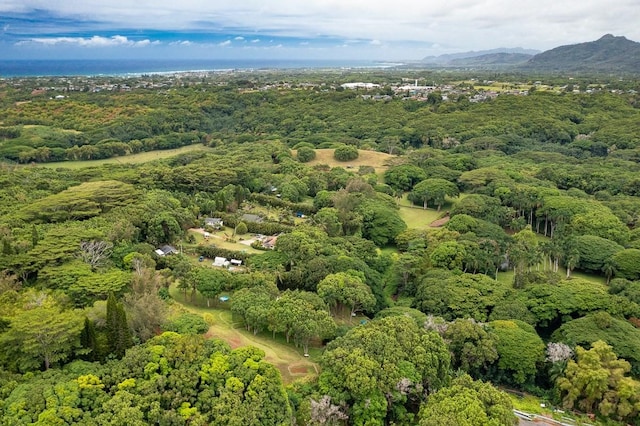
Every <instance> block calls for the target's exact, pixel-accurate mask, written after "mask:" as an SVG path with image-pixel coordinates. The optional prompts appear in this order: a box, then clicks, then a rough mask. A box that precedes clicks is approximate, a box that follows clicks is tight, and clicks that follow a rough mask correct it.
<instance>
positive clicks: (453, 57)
mask: <svg viewBox="0 0 640 426" xmlns="http://www.w3.org/2000/svg"><path fill="white" fill-rule="evenodd" d="M536 53H540V51H539V50H532V49H523V48H521V47H515V48H505V47H501V48H498V49H491V50H478V51H471V52H460V53H448V54H445V55H440V56H427V57H425V58H423V59H422V61H421V62H423V63H425V64H433V65H440V66H450V65H455V64H452V63H453V62H456V61H459V60H464V59H470V58H482V57H485V56H486V57H491V56H493V55H495V54H516V55H526V56H528V57H531V56H533V55H535V54H536ZM493 60H495V59H493Z"/></svg>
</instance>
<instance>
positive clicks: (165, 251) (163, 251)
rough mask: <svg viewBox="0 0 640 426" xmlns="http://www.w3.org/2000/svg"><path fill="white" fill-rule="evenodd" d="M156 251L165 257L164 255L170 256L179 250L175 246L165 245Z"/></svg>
mask: <svg viewBox="0 0 640 426" xmlns="http://www.w3.org/2000/svg"><path fill="white" fill-rule="evenodd" d="M155 253H156V254H157V255H158V256H160V257H164V256H169V255H170V254H178V253H179V251H178V250H177V249H176V248H175V247H173V246H170V245H164V246H162V247H160V248H158V249H156V250H155Z"/></svg>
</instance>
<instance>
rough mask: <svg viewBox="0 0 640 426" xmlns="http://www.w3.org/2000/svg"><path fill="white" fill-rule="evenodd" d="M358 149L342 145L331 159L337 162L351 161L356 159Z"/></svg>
mask: <svg viewBox="0 0 640 426" xmlns="http://www.w3.org/2000/svg"><path fill="white" fill-rule="evenodd" d="M358 155H359V154H358V148H356V147H355V146H351V145H342V146H339V147H338V148H336V150H335V151H334V153H333V157H334V158H335V159H336V160H338V161H351V160H355V159H356V158H358Z"/></svg>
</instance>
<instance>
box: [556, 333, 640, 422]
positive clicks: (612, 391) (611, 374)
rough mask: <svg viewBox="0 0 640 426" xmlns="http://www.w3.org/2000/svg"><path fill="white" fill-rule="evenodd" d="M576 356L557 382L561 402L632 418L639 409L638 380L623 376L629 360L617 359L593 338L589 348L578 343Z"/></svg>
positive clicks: (585, 409) (606, 347)
mask: <svg viewBox="0 0 640 426" xmlns="http://www.w3.org/2000/svg"><path fill="white" fill-rule="evenodd" d="M576 357H577V360H576V361H573V360H570V361H569V362H568V364H567V368H566V370H565V373H564V376H563V377H561V378H560V379H558V382H557V383H558V387H559V388H560V390H561V391H562V395H563V404H564V406H565V407H567V408H573V407H576V406H577V407H579V408H581V409H583V410H584V411H586V412H588V413H593V412H595V411H597V412H599V413H600V414H602V415H604V416H610V417H613V418H616V419H619V420H632V419H635V418H636V416H637V415H638V413H639V412H640V382H638V381H637V380H634V379H632V378H630V377H628V376H626V374H627V373H628V372H629V369H630V366H629V363H628V362H626V361H625V360H624V359H618V357H617V356H616V354H615V353H614V352H613V350H612V349H611V346H609V345H607V344H606V343H604V342H602V341H597V342H594V343H593V346H592V348H591V349H589V350H586V349H583V348H582V347H580V346H578V347H577V348H576Z"/></svg>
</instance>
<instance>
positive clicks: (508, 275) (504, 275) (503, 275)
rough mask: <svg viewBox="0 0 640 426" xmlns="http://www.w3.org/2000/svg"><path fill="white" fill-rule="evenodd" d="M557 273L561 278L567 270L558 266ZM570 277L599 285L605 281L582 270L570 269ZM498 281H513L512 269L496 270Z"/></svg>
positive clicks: (541, 268)
mask: <svg viewBox="0 0 640 426" xmlns="http://www.w3.org/2000/svg"><path fill="white" fill-rule="evenodd" d="M533 270H536V269H535V266H534V267H533ZM540 270H541V271H544V268H543V267H542V265H540ZM558 275H560V276H561V277H562V278H564V277H566V276H567V270H566V269H564V268H562V267H560V268H559V269H558ZM571 278H582V279H584V280H587V281H591V282H592V283H595V284H599V285H605V284H606V282H607V280H606V278H605V277H602V276H599V275H592V274H587V273H585V272H582V271H572V272H571ZM498 281H499V282H501V283H506V284H511V283H513V270H507V271H501V272H498Z"/></svg>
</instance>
